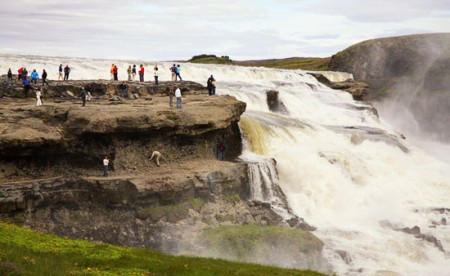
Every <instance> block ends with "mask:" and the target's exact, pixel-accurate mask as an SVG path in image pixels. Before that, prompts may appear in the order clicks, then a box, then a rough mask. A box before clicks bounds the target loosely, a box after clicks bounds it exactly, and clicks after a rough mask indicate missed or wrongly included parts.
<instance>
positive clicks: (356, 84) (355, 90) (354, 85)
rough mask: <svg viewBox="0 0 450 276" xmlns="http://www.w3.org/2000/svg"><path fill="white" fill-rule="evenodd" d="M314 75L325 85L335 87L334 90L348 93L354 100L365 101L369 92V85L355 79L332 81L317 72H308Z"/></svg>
mask: <svg viewBox="0 0 450 276" xmlns="http://www.w3.org/2000/svg"><path fill="white" fill-rule="evenodd" d="M308 74H310V75H312V76H313V77H315V78H316V79H317V80H318V81H319V82H320V83H322V84H325V85H326V86H328V87H330V88H332V89H336V90H344V91H347V92H348V93H350V94H351V95H352V97H353V99H354V100H355V101H365V100H367V99H368V98H367V95H368V93H369V85H368V84H367V83H365V82H362V81H356V80H352V79H348V80H345V81H339V82H333V81H330V80H329V79H328V78H327V77H325V76H324V75H322V74H318V73H308Z"/></svg>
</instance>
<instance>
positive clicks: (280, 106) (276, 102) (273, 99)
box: [266, 90, 289, 114]
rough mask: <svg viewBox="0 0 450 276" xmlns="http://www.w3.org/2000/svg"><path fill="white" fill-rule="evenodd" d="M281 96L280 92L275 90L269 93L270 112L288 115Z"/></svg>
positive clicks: (268, 104) (267, 93)
mask: <svg viewBox="0 0 450 276" xmlns="http://www.w3.org/2000/svg"><path fill="white" fill-rule="evenodd" d="M279 94H280V92H278V91H275V90H270V91H267V92H266V95H267V106H268V107H269V110H270V111H273V112H278V113H282V114H288V113H289V112H288V110H287V108H286V106H285V105H284V103H283V102H282V101H281V100H280V97H279Z"/></svg>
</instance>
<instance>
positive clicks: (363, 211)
mask: <svg viewBox="0 0 450 276" xmlns="http://www.w3.org/2000/svg"><path fill="white" fill-rule="evenodd" d="M60 63H62V64H63V65H66V64H69V66H70V67H71V68H72V72H71V78H73V79H109V68H110V66H111V64H112V63H115V64H117V65H118V67H119V79H126V73H125V71H126V68H127V67H128V65H130V64H137V65H139V64H141V63H142V64H144V65H145V66H146V69H147V71H146V72H147V73H146V80H151V79H152V76H153V70H152V68H153V66H154V65H155V64H158V66H159V69H160V70H159V71H160V77H159V79H160V81H164V80H169V79H170V71H169V68H170V66H171V65H172V64H173V62H137V61H136V62H130V61H111V60H86V59H69V58H45V57H32V58H30V57H20V56H16V57H14V56H6V55H0V72H2V74H3V72H4V73H5V74H6V71H7V69H8V68H9V67H11V68H12V69H13V72H16V71H17V69H18V68H19V67H21V66H26V67H27V69H37V70H38V71H39V72H41V71H42V69H43V68H45V69H46V70H47V71H48V72H49V78H50V79H56V78H57V68H58V66H59V64H60ZM211 74H212V75H214V77H215V79H216V80H217V94H218V95H224V94H229V95H232V96H235V97H236V98H238V99H239V100H242V101H245V102H246V103H247V111H246V112H245V113H244V116H243V120H242V122H241V124H240V127H241V129H242V131H243V133H244V134H245V135H246V136H244V139H245V143H246V144H245V147H244V148H245V151H244V153H243V156H242V158H243V159H246V160H251V159H252V158H255V156H258V158H262V159H264V158H275V159H276V161H277V170H278V173H279V179H277V181H278V185H279V186H280V187H281V189H282V190H283V192H284V194H285V195H286V197H287V202H288V204H289V206H290V207H291V209H292V211H293V212H294V213H295V214H296V215H298V216H299V217H302V218H304V219H305V220H306V221H307V222H308V223H309V224H311V225H314V226H316V227H317V230H316V231H315V232H314V234H315V235H317V236H318V237H319V238H320V239H322V240H323V241H324V242H325V248H324V252H323V254H324V256H325V257H326V259H327V260H328V261H329V262H330V264H331V265H332V269H333V271H335V272H336V273H337V274H338V275H396V273H397V274H398V275H450V256H449V254H448V253H446V252H450V211H449V209H450V201H449V200H448V199H449V197H450V165H449V164H448V163H445V162H442V161H439V160H437V159H435V158H433V157H431V156H429V155H427V154H426V153H425V152H424V151H422V150H421V149H420V148H416V147H414V146H413V145H411V144H409V142H408V140H404V139H403V138H402V136H401V135H400V134H399V133H398V132H397V131H395V130H394V129H393V128H392V127H391V126H390V125H389V124H388V123H387V122H384V121H383V120H380V119H379V118H378V117H377V116H376V115H375V114H374V113H373V111H372V110H371V108H370V106H367V105H365V104H363V103H359V102H355V101H353V99H352V97H351V95H350V94H348V93H345V92H342V91H335V90H332V89H329V88H327V87H325V86H324V85H322V84H320V83H318V82H317V81H316V79H315V78H313V77H312V76H310V75H308V74H307V73H306V72H304V71H301V70H276V69H266V68H255V67H236V66H225V65H197V64H186V63H181V76H182V77H183V80H191V81H197V82H200V83H202V84H204V85H206V80H207V78H208V77H209V76H210V75H211ZM328 75H329V77H330V78H334V79H335V80H340V79H345V78H347V77H348V75H345V74H339V73H328ZM268 90H277V91H279V92H280V94H279V95H280V99H281V100H282V101H283V103H284V105H285V106H286V108H287V110H288V112H289V114H288V115H284V114H275V113H273V112H271V111H269V109H268V107H267V103H266V97H265V93H266V91H268ZM258 158H256V159H258ZM443 219H444V220H443ZM413 226H419V227H420V229H421V233H423V234H426V235H429V236H433V237H435V238H437V239H438V240H439V241H440V242H441V244H442V247H443V248H444V250H445V251H446V252H443V251H441V250H440V249H439V248H438V247H436V246H435V245H434V244H433V243H431V242H429V241H426V240H424V239H421V238H418V237H415V236H413V235H411V234H407V233H404V232H402V231H398V229H401V228H406V227H409V228H411V227H413ZM343 252H344V253H343Z"/></svg>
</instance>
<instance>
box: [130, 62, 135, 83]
mask: <svg viewBox="0 0 450 276" xmlns="http://www.w3.org/2000/svg"><path fill="white" fill-rule="evenodd" d="M131 74H132V76H133V81H134V80H135V79H136V64H133V69H132V70H131Z"/></svg>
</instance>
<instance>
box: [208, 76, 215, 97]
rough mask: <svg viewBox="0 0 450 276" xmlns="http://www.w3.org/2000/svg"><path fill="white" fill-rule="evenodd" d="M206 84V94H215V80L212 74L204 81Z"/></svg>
mask: <svg viewBox="0 0 450 276" xmlns="http://www.w3.org/2000/svg"><path fill="white" fill-rule="evenodd" d="M206 86H207V87H208V94H209V95H210V96H212V95H215V94H216V80H215V79H214V77H213V75H211V77H209V79H208V81H207V82H206Z"/></svg>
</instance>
